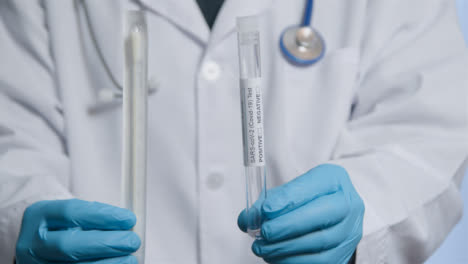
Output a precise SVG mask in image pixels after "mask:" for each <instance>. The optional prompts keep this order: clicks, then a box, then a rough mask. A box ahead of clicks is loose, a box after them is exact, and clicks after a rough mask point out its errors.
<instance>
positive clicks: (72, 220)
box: [44, 199, 136, 230]
mask: <svg viewBox="0 0 468 264" xmlns="http://www.w3.org/2000/svg"><path fill="white" fill-rule="evenodd" d="M44 210H45V212H44V213H45V218H46V221H47V226H48V228H51V229H54V228H56V229H60V228H69V227H77V226H79V227H81V228H82V229H85V230H86V229H99V230H128V229H131V228H132V227H133V226H134V225H135V223H136V217H135V214H133V212H131V211H129V210H127V209H124V208H120V207H116V206H112V205H108V204H103V203H98V202H88V201H83V200H78V199H73V200H56V201H48V204H47V206H44Z"/></svg>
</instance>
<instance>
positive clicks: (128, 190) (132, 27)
mask: <svg viewBox="0 0 468 264" xmlns="http://www.w3.org/2000/svg"><path fill="white" fill-rule="evenodd" d="M125 21H126V23H125V32H124V46H125V76H124V78H125V81H124V89H123V98H122V99H123V151H122V200H123V206H124V207H125V208H127V209H129V210H131V211H133V212H134V213H135V215H136V217H137V223H136V225H135V227H134V228H133V231H134V232H136V233H137V234H138V235H139V236H140V239H141V247H140V249H139V250H138V251H137V252H136V253H135V256H136V257H137V259H138V263H139V264H142V263H144V258H145V231H146V155H147V150H146V146H147V112H148V110H147V103H148V88H147V68H148V66H147V65H148V62H147V54H148V51H147V49H148V37H147V28H146V20H145V16H144V13H143V12H142V11H127V13H126V20H125Z"/></svg>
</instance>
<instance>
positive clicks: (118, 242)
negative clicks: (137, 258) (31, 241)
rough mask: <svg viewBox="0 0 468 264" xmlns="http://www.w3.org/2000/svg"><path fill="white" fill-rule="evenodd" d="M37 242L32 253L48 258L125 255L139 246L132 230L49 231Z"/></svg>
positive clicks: (70, 258) (97, 257)
mask: <svg viewBox="0 0 468 264" xmlns="http://www.w3.org/2000/svg"><path fill="white" fill-rule="evenodd" d="M42 236H43V237H42V238H40V240H41V243H36V244H37V246H35V247H34V248H33V253H34V254H35V255H36V256H38V257H39V258H41V259H47V260H49V261H73V262H78V261H83V260H91V259H100V258H109V257H120V256H126V255H129V254H131V253H133V252H135V251H136V250H137V249H138V248H139V247H140V244H141V242H140V238H139V237H138V235H137V234H135V233H134V232H131V231H98V230H91V231H83V230H80V229H78V228H76V229H68V230H60V231H48V232H45V233H44V234H43V235H42Z"/></svg>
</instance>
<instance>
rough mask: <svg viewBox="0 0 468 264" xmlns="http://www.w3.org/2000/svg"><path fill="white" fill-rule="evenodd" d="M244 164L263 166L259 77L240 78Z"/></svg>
mask: <svg viewBox="0 0 468 264" xmlns="http://www.w3.org/2000/svg"><path fill="white" fill-rule="evenodd" d="M240 85H241V99H242V128H243V133H242V134H243V140H244V164H245V166H250V167H253V166H265V149H264V135H263V100H262V87H261V79H260V78H254V79H243V80H241V83H240Z"/></svg>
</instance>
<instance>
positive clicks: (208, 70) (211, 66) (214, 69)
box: [202, 61, 221, 81]
mask: <svg viewBox="0 0 468 264" xmlns="http://www.w3.org/2000/svg"><path fill="white" fill-rule="evenodd" d="M202 75H203V78H205V79H206V80H208V81H216V80H218V79H219V76H220V75H221V67H220V66H219V64H218V63H216V62H213V61H208V62H206V63H205V64H204V65H203V67H202Z"/></svg>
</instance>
